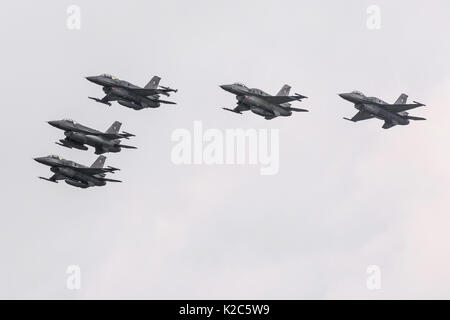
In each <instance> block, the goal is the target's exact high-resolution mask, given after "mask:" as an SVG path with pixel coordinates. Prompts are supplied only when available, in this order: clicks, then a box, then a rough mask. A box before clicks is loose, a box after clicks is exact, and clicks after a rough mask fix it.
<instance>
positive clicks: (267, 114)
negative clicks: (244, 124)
mask: <svg viewBox="0 0 450 320" xmlns="http://www.w3.org/2000/svg"><path fill="white" fill-rule="evenodd" d="M220 87H221V88H222V89H223V90H225V91H228V92H230V93H232V94H234V95H236V99H237V101H238V102H237V106H236V107H235V108H234V109H229V108H222V109H224V110H227V111H231V112H234V113H239V114H241V113H242V111H248V110H250V111H251V112H253V113H255V114H257V115H259V116H262V117H264V119H266V120H271V119H273V118H276V117H280V116H281V117H289V116H291V115H292V111H295V112H308V110H306V109H298V108H293V107H291V105H290V103H289V102H291V101H301V99H304V98H307V97H305V96H302V95H300V94H298V93H296V94H295V95H294V96H290V95H289V91H290V89H291V87H290V86H288V85H284V86H283V87H282V88H281V90H280V91H279V92H278V94H277V95H276V96H271V95H269V94H267V93H265V92H264V91H262V90H260V89H250V88H248V87H246V86H245V85H243V84H241V83H234V84H224V85H221V86H220Z"/></svg>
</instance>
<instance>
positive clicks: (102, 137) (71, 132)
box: [48, 119, 136, 154]
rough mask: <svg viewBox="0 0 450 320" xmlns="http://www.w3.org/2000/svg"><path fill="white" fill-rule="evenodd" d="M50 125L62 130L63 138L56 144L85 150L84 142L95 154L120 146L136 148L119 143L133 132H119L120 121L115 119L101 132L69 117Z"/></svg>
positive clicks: (116, 150)
mask: <svg viewBox="0 0 450 320" xmlns="http://www.w3.org/2000/svg"><path fill="white" fill-rule="evenodd" d="M48 123H49V124H50V125H51V126H53V127H55V128H58V129H61V130H64V135H65V136H66V138H65V139H61V140H59V143H58V142H56V144H58V145H60V146H63V147H67V148H70V149H72V148H75V149H79V150H87V149H88V148H87V147H86V146H85V144H87V145H89V146H91V147H94V148H95V154H103V153H106V152H120V150H121V149H122V148H126V149H136V147H133V146H128V145H124V144H121V141H120V139H129V137H134V134H131V133H128V132H122V133H119V130H120V127H121V125H122V124H121V123H120V122H119V121H115V122H114V123H113V124H112V125H111V127H109V129H108V130H106V132H101V131H98V130H95V129H91V128H89V127H86V126H83V125H82V124H79V123H77V122H76V121H73V120H70V119H64V120H55V121H49V122H48Z"/></svg>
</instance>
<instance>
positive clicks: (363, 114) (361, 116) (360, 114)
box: [344, 111, 374, 122]
mask: <svg viewBox="0 0 450 320" xmlns="http://www.w3.org/2000/svg"><path fill="white" fill-rule="evenodd" d="M373 117H374V116H373V115H371V114H370V113H368V112H365V111H359V112H358V113H357V114H355V116H354V117H353V118H351V119H348V118H344V119H345V120H350V121H353V122H358V121H362V120H367V119H372V118H373Z"/></svg>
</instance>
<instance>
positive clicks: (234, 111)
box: [222, 108, 242, 114]
mask: <svg viewBox="0 0 450 320" xmlns="http://www.w3.org/2000/svg"><path fill="white" fill-rule="evenodd" d="M222 109H223V110H227V111H231V112H234V113H238V114H242V112H240V111H236V110H233V109H229V108H222Z"/></svg>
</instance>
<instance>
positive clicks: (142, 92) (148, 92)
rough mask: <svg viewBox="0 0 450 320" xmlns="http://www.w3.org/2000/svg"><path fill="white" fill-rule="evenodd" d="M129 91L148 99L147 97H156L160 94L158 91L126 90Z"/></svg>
mask: <svg viewBox="0 0 450 320" xmlns="http://www.w3.org/2000/svg"><path fill="white" fill-rule="evenodd" d="M126 89H127V91H129V92H131V93H134V94H137V95H139V96H143V97H147V96H154V95H155V94H158V89H145V88H144V89H141V88H126Z"/></svg>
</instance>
